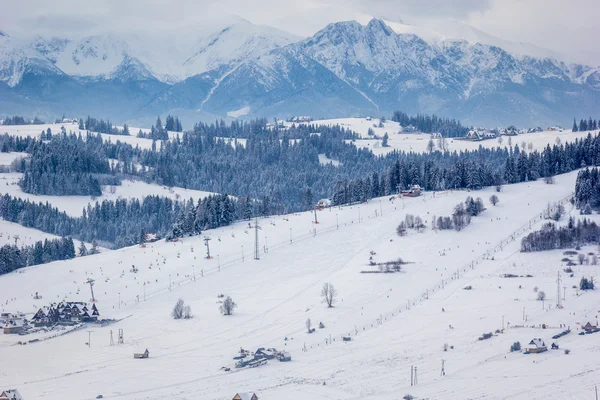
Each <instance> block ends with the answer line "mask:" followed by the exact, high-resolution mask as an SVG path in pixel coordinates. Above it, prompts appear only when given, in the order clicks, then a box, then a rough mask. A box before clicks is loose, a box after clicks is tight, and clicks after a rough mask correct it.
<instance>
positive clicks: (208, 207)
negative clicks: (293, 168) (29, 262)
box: [0, 194, 270, 248]
mask: <svg viewBox="0 0 600 400" xmlns="http://www.w3.org/2000/svg"><path fill="white" fill-rule="evenodd" d="M269 213H270V209H269V203H268V199H266V200H263V201H261V202H256V201H252V200H250V199H249V198H241V199H239V200H238V199H235V198H232V197H230V196H226V195H210V196H208V197H205V198H203V199H201V200H199V201H198V203H197V204H194V202H193V201H192V200H191V199H189V200H187V201H180V200H171V199H170V198H168V197H161V196H152V195H151V196H146V197H144V198H143V199H142V200H139V199H128V200H127V199H118V200H116V201H112V200H103V201H102V202H96V203H95V204H93V205H92V204H88V206H87V207H86V208H84V209H83V211H82V215H81V217H71V216H69V215H67V214H66V213H65V212H61V211H59V210H58V209H57V208H55V207H52V206H51V205H50V204H48V203H45V204H43V203H34V202H30V201H29V200H23V199H20V198H15V197H12V196H10V195H8V194H5V195H3V196H1V197H0V218H2V219H4V220H6V221H10V222H15V223H18V224H20V225H23V226H25V227H28V228H35V229H39V230H41V231H43V232H47V233H51V234H54V235H57V236H71V237H74V238H76V239H78V240H81V241H85V242H92V243H93V242H95V241H100V242H102V244H103V245H105V247H112V248H121V247H125V246H131V245H134V244H137V243H140V241H141V237H142V236H144V233H156V234H158V236H159V237H165V236H167V235H169V236H170V237H182V236H186V235H187V236H189V235H196V234H200V233H201V232H202V231H203V230H205V229H214V228H218V227H220V226H226V225H229V224H231V223H232V222H233V221H235V220H240V219H246V220H248V219H250V218H251V217H253V216H257V215H268V214H269Z"/></svg>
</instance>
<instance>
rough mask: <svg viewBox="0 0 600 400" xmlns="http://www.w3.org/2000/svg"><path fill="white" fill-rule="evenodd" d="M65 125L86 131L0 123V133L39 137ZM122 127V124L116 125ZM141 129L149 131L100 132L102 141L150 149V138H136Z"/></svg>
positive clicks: (176, 133)
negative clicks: (127, 133) (123, 133)
mask: <svg viewBox="0 0 600 400" xmlns="http://www.w3.org/2000/svg"><path fill="white" fill-rule="evenodd" d="M63 126H64V127H65V130H66V131H67V132H73V133H75V134H80V133H81V134H82V135H85V134H86V132H87V131H85V130H79V126H78V125H76V124H41V125H0V134H4V133H8V134H9V135H11V136H19V137H27V136H31V137H39V136H40V134H41V133H42V131H44V132H46V131H47V129H48V128H50V130H51V131H52V133H53V134H57V133H60V131H61V127H63ZM118 128H119V129H122V128H123V127H122V126H119V127H118ZM140 129H141V130H142V132H144V133H149V132H150V129H147V128H135V127H129V132H130V135H129V136H124V135H109V134H106V133H101V134H100V135H102V138H103V139H104V141H109V140H110V141H111V142H112V143H116V142H117V141H120V142H122V143H128V144H130V145H132V146H134V147H135V146H139V147H140V148H142V149H151V148H152V139H145V138H138V137H137V136H136V135H137V133H138V132H139V131H140ZM168 134H169V137H170V138H171V139H174V138H176V137H177V135H180V136H181V133H180V132H171V131H169V132H168ZM156 146H157V148H159V149H160V146H161V142H160V141H158V142H156Z"/></svg>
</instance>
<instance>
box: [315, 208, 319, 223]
mask: <svg viewBox="0 0 600 400" xmlns="http://www.w3.org/2000/svg"><path fill="white" fill-rule="evenodd" d="M318 223H319V221H318V220H317V207H315V224H318Z"/></svg>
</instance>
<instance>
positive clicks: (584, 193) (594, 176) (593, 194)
mask: <svg viewBox="0 0 600 400" xmlns="http://www.w3.org/2000/svg"><path fill="white" fill-rule="evenodd" d="M574 200H575V206H576V207H577V208H578V209H580V210H582V212H583V210H584V209H585V208H586V207H589V209H590V210H588V211H591V210H598V209H600V170H599V169H598V168H591V169H590V168H586V169H584V170H582V171H579V174H577V181H576V182H575V196H574ZM588 211H585V212H584V213H585V214H590V213H591V212H588Z"/></svg>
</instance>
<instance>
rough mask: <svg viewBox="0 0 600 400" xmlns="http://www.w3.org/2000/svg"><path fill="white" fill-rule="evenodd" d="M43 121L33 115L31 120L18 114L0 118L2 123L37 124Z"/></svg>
mask: <svg viewBox="0 0 600 400" xmlns="http://www.w3.org/2000/svg"><path fill="white" fill-rule="evenodd" d="M44 123H45V122H44V121H42V120H41V119H39V118H38V117H35V118H34V119H33V120H29V119H26V118H25V117H22V116H20V115H14V116H12V117H6V118H4V120H2V125H39V124H44Z"/></svg>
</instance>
